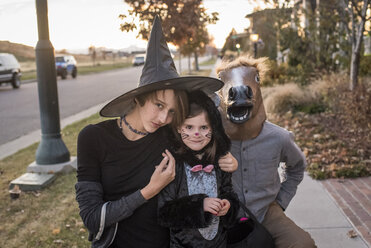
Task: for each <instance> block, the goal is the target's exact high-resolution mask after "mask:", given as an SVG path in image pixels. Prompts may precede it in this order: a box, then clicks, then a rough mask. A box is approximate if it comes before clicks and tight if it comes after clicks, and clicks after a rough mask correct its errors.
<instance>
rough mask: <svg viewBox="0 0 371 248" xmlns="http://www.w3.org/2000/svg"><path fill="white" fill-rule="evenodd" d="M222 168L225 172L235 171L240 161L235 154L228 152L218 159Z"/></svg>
mask: <svg viewBox="0 0 371 248" xmlns="http://www.w3.org/2000/svg"><path fill="white" fill-rule="evenodd" d="M218 163H219V167H220V169H222V170H223V171H225V172H234V171H236V170H237V168H238V162H237V159H236V158H235V157H233V155H232V154H231V153H230V152H228V153H227V155H225V156H223V157H221V158H220V159H219V161H218Z"/></svg>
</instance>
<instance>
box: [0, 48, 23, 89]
mask: <svg viewBox="0 0 371 248" xmlns="http://www.w3.org/2000/svg"><path fill="white" fill-rule="evenodd" d="M21 76H22V73H21V66H20V65H19V63H18V60H17V59H16V58H15V57H14V55H13V54H10V53H0V84H2V83H11V84H12V86H13V88H14V89H18V88H19V87H20V86H21Z"/></svg>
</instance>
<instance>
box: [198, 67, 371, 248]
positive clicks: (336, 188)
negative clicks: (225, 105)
mask: <svg viewBox="0 0 371 248" xmlns="http://www.w3.org/2000/svg"><path fill="white" fill-rule="evenodd" d="M218 63H220V60H218V61H217V62H216V65H215V66H217V65H218ZM202 68H203V69H206V67H202ZM207 69H210V67H207ZM210 76H211V77H217V76H216V73H215V67H214V68H213V69H212V72H211V74H210ZM286 214H287V215H288V216H289V217H290V218H291V219H292V220H293V221H295V223H296V224H298V225H299V226H300V227H302V228H304V229H305V230H306V231H308V232H309V233H310V234H311V236H312V238H313V239H314V241H315V242H316V245H317V247H318V248H367V247H369V248H371V234H370V233H371V177H368V178H362V179H361V178H359V179H345V180H341V181H339V180H337V179H330V180H324V181H316V180H313V179H312V178H311V177H310V176H309V175H307V174H305V177H304V180H303V182H302V183H301V184H300V185H299V188H298V191H297V193H296V195H295V197H294V199H293V200H292V202H291V203H290V205H289V207H288V208H287V210H286ZM352 230H353V231H354V232H355V233H356V234H357V236H356V237H354V238H350V237H349V236H348V232H349V231H352Z"/></svg>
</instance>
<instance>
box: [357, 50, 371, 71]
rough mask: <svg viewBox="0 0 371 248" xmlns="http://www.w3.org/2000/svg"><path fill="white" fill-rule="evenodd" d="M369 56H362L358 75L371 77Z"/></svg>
mask: <svg viewBox="0 0 371 248" xmlns="http://www.w3.org/2000/svg"><path fill="white" fill-rule="evenodd" d="M370 68H371V56H370V55H369V56H362V57H361V61H360V64H359V75H360V76H370V75H371V70H370Z"/></svg>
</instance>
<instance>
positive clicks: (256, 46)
mask: <svg viewBox="0 0 371 248" xmlns="http://www.w3.org/2000/svg"><path fill="white" fill-rule="evenodd" d="M257 56H258V43H257V42H254V58H257Z"/></svg>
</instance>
